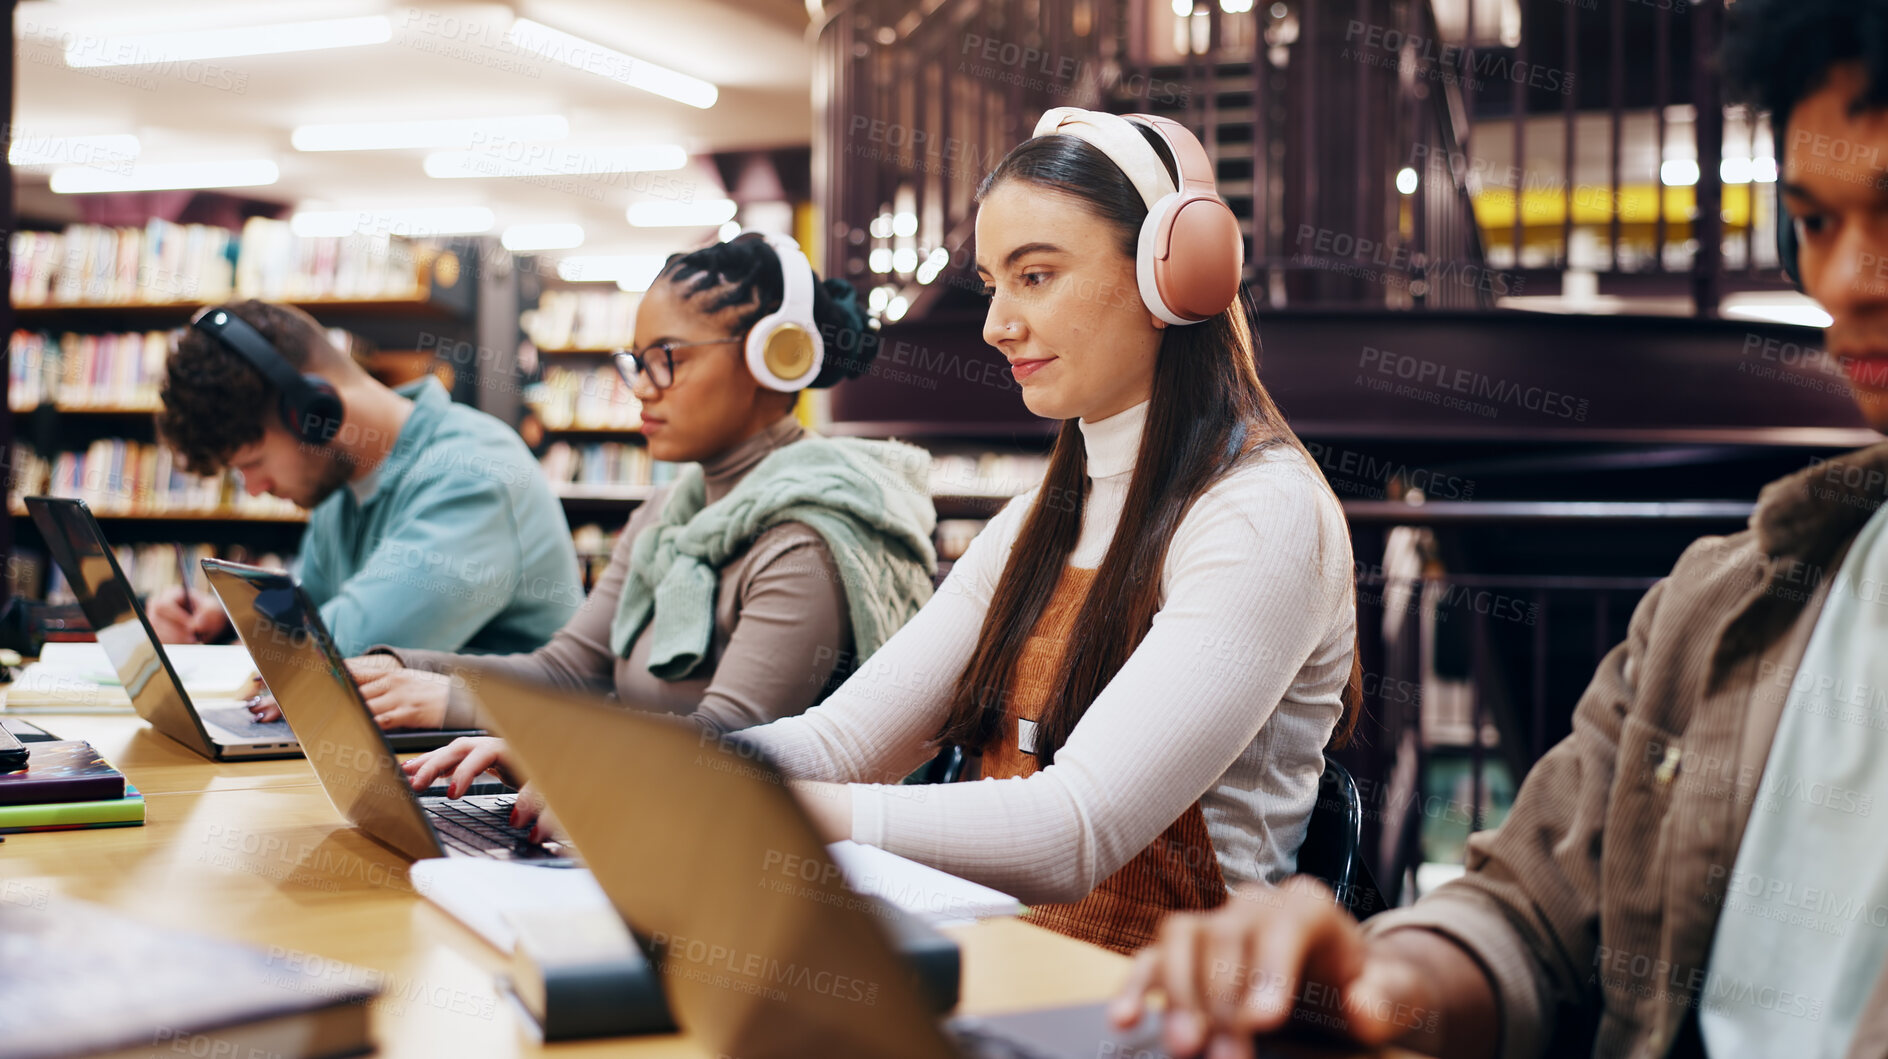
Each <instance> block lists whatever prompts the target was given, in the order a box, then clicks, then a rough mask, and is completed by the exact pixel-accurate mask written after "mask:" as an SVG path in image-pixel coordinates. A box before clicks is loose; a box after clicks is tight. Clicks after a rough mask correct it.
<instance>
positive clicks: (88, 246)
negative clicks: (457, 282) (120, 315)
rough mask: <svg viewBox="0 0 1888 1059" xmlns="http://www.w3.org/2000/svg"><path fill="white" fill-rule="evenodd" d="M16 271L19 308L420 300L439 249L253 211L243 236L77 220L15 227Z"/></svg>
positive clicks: (201, 228) (190, 227)
mask: <svg viewBox="0 0 1888 1059" xmlns="http://www.w3.org/2000/svg"><path fill="white" fill-rule="evenodd" d="M9 246H10V247H11V249H12V252H13V271H12V275H11V277H10V282H11V290H12V294H13V304H14V305H15V306H18V307H27V308H32V307H42V306H51V307H56V306H63V305H76V306H95V305H172V304H180V303H181V304H186V305H187V304H193V303H196V304H203V303H211V302H221V301H229V300H231V299H232V298H261V299H264V300H268V301H317V300H322V299H329V298H332V299H339V300H349V301H355V300H359V301H369V300H379V299H400V298H419V297H422V296H424V295H425V294H426V291H427V286H426V282H425V280H424V278H423V274H424V271H425V265H426V263H427V262H428V260H429V259H430V257H431V253H432V252H431V250H430V249H429V248H428V247H427V246H426V245H425V244H424V243H421V242H419V241H416V240H413V239H409V238H406V237H404V236H400V235H394V234H391V233H389V232H386V231H378V232H363V233H355V234H352V235H342V236H298V235H296V234H295V233H294V231H293V229H291V228H290V226H289V223H288V222H287V221H277V220H271V219H268V218H265V217H251V218H250V219H248V220H247V221H245V222H244V223H243V230H242V234H241V236H240V237H238V236H237V235H236V234H235V233H233V232H231V231H230V230H229V229H227V228H220V227H217V226H215V225H207V224H175V223H173V222H170V221H166V220H161V219H153V220H151V221H150V222H149V223H148V224H146V225H144V226H143V227H116V228H114V227H107V226H105V225H97V224H74V225H69V226H67V227H66V229H65V230H64V231H60V232H15V233H14V234H13V236H12V238H11V240H10V242H9Z"/></svg>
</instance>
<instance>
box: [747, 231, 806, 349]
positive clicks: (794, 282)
mask: <svg viewBox="0 0 1888 1059" xmlns="http://www.w3.org/2000/svg"><path fill="white" fill-rule="evenodd" d="M748 231H750V232H753V233H754V234H755V235H758V236H760V237H761V238H762V239H765V240H767V245H768V246H771V247H773V248H774V256H775V257H777V258H779V259H780V311H779V314H778V315H779V316H781V317H783V318H785V319H787V320H790V321H792V322H794V323H797V324H801V325H803V326H804V327H806V328H808V329H809V330H811V329H813V263H812V262H811V261H808V260H807V258H806V252H805V251H804V250H801V249H800V244H799V243H798V242H797V241H795V240H794V238H793V237H792V236H790V235H782V234H781V233H779V232H764V231H761V230H760V229H758V228H750V229H748ZM743 234H746V233H743Z"/></svg>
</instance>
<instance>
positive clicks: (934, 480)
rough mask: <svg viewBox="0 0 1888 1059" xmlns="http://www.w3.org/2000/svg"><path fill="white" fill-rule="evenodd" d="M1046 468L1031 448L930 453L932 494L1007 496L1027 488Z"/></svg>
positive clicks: (1044, 459) (1046, 460)
mask: <svg viewBox="0 0 1888 1059" xmlns="http://www.w3.org/2000/svg"><path fill="white" fill-rule="evenodd" d="M1048 470H1049V457H1048V456H1047V455H1046V454H1043V453H1034V452H984V453H975V454H966V453H935V452H934V453H932V454H931V495H933V496H988V497H1010V496H1016V495H1018V494H1019V493H1025V492H1028V491H1029V490H1030V489H1033V488H1035V486H1036V485H1037V483H1039V482H1041V481H1042V476H1043V475H1044V474H1046V473H1047V472H1048Z"/></svg>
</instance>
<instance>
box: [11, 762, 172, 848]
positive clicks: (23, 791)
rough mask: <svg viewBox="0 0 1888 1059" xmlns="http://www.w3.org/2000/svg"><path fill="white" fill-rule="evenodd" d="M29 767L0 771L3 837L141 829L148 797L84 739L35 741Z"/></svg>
mask: <svg viewBox="0 0 1888 1059" xmlns="http://www.w3.org/2000/svg"><path fill="white" fill-rule="evenodd" d="M27 749H28V751H29V752H30V753H31V755H32V756H30V757H29V758H27V760H26V767H24V768H22V769H19V770H18V771H15V772H0V835H10V834H15V833H18V832H21V831H66V830H71V829H73V828H81V827H136V826H138V825H141V824H143V823H144V796H143V795H141V794H139V793H138V789H137V788H136V787H133V786H132V785H131V784H129V783H126V782H125V777H124V773H122V772H119V771H118V770H117V769H115V768H112V767H111V766H110V765H108V764H106V763H105V759H104V758H101V757H99V756H98V751H96V750H93V749H92V744H90V743H86V742H83V741H80V740H67V741H62V742H51V743H29V744H27Z"/></svg>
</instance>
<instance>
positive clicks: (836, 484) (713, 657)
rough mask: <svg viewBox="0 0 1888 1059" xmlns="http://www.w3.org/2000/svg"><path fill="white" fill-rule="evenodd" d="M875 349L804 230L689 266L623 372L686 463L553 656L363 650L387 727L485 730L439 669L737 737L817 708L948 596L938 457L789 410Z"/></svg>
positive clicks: (660, 436) (694, 257) (844, 288)
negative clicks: (682, 718) (501, 677)
mask: <svg viewBox="0 0 1888 1059" xmlns="http://www.w3.org/2000/svg"><path fill="white" fill-rule="evenodd" d="M876 354H877V335H876V333H875V332H874V331H872V330H871V329H870V327H869V326H868V324H867V321H866V317H865V314H864V312H863V311H862V310H861V307H860V305H859V301H858V294H857V292H856V291H855V290H854V289H853V287H852V285H851V284H849V283H847V282H846V281H845V280H840V279H829V280H826V281H824V282H820V281H819V279H818V277H817V276H815V275H814V274H813V272H812V270H811V268H810V267H809V266H808V264H807V261H806V258H805V256H804V255H803V254H802V253H800V251H799V249H798V248H797V246H795V245H794V244H793V242H792V241H791V240H789V239H785V238H784V237H780V236H773V235H761V234H759V233H747V234H744V235H742V236H740V237H738V238H736V239H733V240H731V241H728V242H723V243H717V244H715V245H712V246H708V247H705V248H703V249H700V250H696V251H694V252H693V253H689V254H677V255H675V256H672V257H670V258H669V260H668V262H667V264H666V265H665V266H664V267H663V270H662V272H661V274H660V276H659V277H658V278H657V280H656V281H655V283H654V284H653V285H652V286H651V287H650V289H649V291H648V293H646V294H645V295H644V296H643V299H642V303H641V305H640V307H639V308H638V310H637V314H636V347H635V348H634V349H633V350H626V351H623V352H620V353H618V354H617V355H616V365H617V368H618V370H619V371H621V372H622V373H623V377H624V379H625V380H626V381H627V382H628V383H629V384H630V386H631V387H632V388H633V390H634V392H635V395H636V398H637V399H638V400H639V401H640V402H641V403H642V421H643V426H642V433H643V436H644V438H645V439H646V441H647V444H648V447H649V455H650V456H651V457H652V458H654V459H657V460H662V461H665V462H671V463H679V464H686V465H688V466H686V467H684V468H683V469H682V471H681V472H680V473H679V474H678V475H677V477H676V480H675V482H673V483H672V484H670V485H668V486H666V487H664V488H662V489H660V490H658V491H657V492H656V494H655V495H654V496H653V497H652V498H651V499H650V500H649V501H647V502H646V503H644V504H643V505H642V506H641V507H639V508H638V509H637V511H636V513H635V515H634V516H633V517H632V518H631V519H630V520H629V523H628V525H627V526H626V527H625V528H624V530H623V534H622V537H621V540H620V541H619V543H618V544H617V546H616V550H615V552H614V553H613V554H612V555H611V557H610V564H609V566H608V568H607V569H606V570H605V571H604V573H603V575H602V576H601V577H600V578H599V579H598V582H597V585H596V588H595V589H594V590H593V591H592V592H591V593H590V596H589V598H588V599H586V600H585V601H584V604H583V606H582V608H581V609H580V610H579V611H578V614H577V616H576V617H575V618H573V619H572V620H571V621H570V622H569V624H567V625H565V626H564V628H563V629H562V630H561V631H560V632H558V633H557V635H556V636H554V637H553V638H552V639H551V641H550V642H549V643H548V644H546V645H545V646H544V647H542V648H540V649H538V650H536V651H533V652H530V653H528V654H517V655H504V656H491V655H485V656H467V655H455V654H451V653H448V652H441V651H406V650H393V649H388V648H376V649H375V650H374V651H373V652H371V653H369V654H368V655H367V656H365V657H362V658H356V659H353V660H351V661H350V663H349V664H350V668H352V669H353V671H354V673H355V676H356V678H357V679H358V680H359V681H360V683H361V690H362V692H363V694H364V695H365V696H366V698H367V702H368V705H369V706H371V707H372V708H373V710H374V713H375V715H376V716H377V717H378V719H379V721H380V723H381V725H382V726H383V727H388V728H395V727H404V728H438V727H467V726H472V725H475V724H476V723H477V722H476V718H475V716H474V714H473V706H472V703H471V701H470V699H469V697H468V696H464V695H453V694H450V693H449V683H448V681H447V680H446V678H445V677H444V676H443V675H442V674H443V673H444V672H445V671H446V670H447V669H448V668H450V667H454V666H459V667H464V666H468V665H469V666H472V667H475V668H476V669H481V670H487V671H496V672H503V673H506V674H510V675H514V676H519V677H523V678H526V679H534V680H538V681H542V682H544V683H547V684H552V685H556V686H559V687H566V688H585V689H590V690H596V691H602V692H606V693H614V694H615V695H616V696H617V698H618V699H619V700H620V701H622V702H623V703H624V704H625V705H629V706H633V707H635V708H639V709H647V710H655V711H665V712H670V713H677V714H694V715H698V716H699V718H700V719H701V720H702V721H703V722H705V723H708V724H712V725H714V726H715V727H719V728H746V727H748V726H750V725H754V724H759V723H763V722H766V721H770V720H773V719H775V718H778V717H783V716H788V715H791V714H796V713H799V712H801V711H803V710H805V709H806V708H807V707H808V706H811V705H812V704H814V703H816V702H818V701H819V700H820V699H821V698H823V697H824V696H825V694H826V692H827V691H828V690H830V688H831V687H835V686H837V685H838V683H839V682H840V681H841V680H843V679H844V678H845V676H846V675H847V674H848V673H849V672H850V671H851V669H852V668H853V666H854V665H855V664H856V662H857V660H858V659H861V658H864V657H866V656H868V655H870V654H871V653H872V651H874V650H875V649H877V647H878V645H879V644H881V643H883V642H884V641H885V640H886V639H887V638H889V637H890V636H891V634H892V633H893V632H895V631H897V629H898V628H899V626H901V625H903V624H904V622H905V621H906V619H908V618H909V617H910V616H911V615H912V614H913V613H915V612H916V611H917V609H918V608H919V607H920V606H921V605H923V603H924V602H925V600H927V599H929V598H930V595H931V577H932V575H933V573H934V572H935V570H936V565H937V564H936V554H935V552H934V551H933V549H932V544H931V533H932V530H933V529H934V527H935V522H936V513H935V508H934V507H933V505H932V502H931V496H930V481H929V471H930V457H929V455H928V454H927V453H926V452H925V451H924V450H922V449H918V448H915V447H913V446H909V445H902V444H896V443H891V442H877V441H864V440H858V439H850V438H836V439H835V438H821V437H817V436H814V435H811V434H809V433H808V432H807V431H806V430H805V429H803V428H802V427H801V426H800V424H799V422H798V421H797V420H796V419H795V418H794V416H793V414H792V412H793V406H794V402H795V400H796V399H797V396H798V391H799V390H800V389H803V388H806V387H809V386H811V387H826V386H831V385H833V384H835V383H838V382H840V381H841V380H844V379H849V378H854V377H857V376H858V375H860V374H861V373H863V372H864V371H865V369H866V367H867V366H868V365H869V364H870V363H871V361H872V358H873V357H874V356H876ZM855 586H856V591H855V590H854V587H855ZM867 586H869V587H867Z"/></svg>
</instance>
